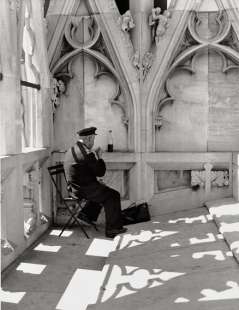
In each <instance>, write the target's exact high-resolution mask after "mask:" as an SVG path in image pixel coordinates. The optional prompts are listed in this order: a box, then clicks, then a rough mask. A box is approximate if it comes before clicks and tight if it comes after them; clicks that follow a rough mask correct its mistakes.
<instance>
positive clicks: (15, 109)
mask: <svg viewBox="0 0 239 310" xmlns="http://www.w3.org/2000/svg"><path fill="white" fill-rule="evenodd" d="M0 29H1V31H0V41H1V42H4V44H0V72H1V73H2V77H3V78H2V80H0V97H1V110H0V124H1V128H0V141H1V143H0V155H7V154H18V153H20V152H21V126H22V123H21V104H20V98H21V96H20V61H19V59H18V55H19V54H18V46H17V34H18V29H17V19H16V3H15V1H8V0H1V1H0Z"/></svg>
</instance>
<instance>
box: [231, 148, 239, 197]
mask: <svg viewBox="0 0 239 310" xmlns="http://www.w3.org/2000/svg"><path fill="white" fill-rule="evenodd" d="M232 183H233V198H234V199H235V200H236V201H239V153H236V152H234V153H233V156H232Z"/></svg>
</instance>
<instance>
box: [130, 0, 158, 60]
mask: <svg viewBox="0 0 239 310" xmlns="http://www.w3.org/2000/svg"><path fill="white" fill-rule="evenodd" d="M129 7H130V11H131V14H132V16H133V19H134V23H135V28H134V29H132V41H133V45H134V48H135V51H139V56H140V60H141V59H142V58H143V56H144V54H145V53H146V52H148V51H149V49H150V46H151V41H152V38H151V28H150V26H149V22H148V19H149V15H150V14H151V12H152V8H153V7H154V1H153V0H130V5H129Z"/></svg>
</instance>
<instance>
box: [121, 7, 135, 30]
mask: <svg viewBox="0 0 239 310" xmlns="http://www.w3.org/2000/svg"><path fill="white" fill-rule="evenodd" d="M134 27H135V23H134V20H133V16H132V14H131V12H130V10H128V11H126V12H125V13H124V14H123V15H122V24H121V29H122V30H123V31H124V32H129V31H130V30H131V29H133V28H134Z"/></svg>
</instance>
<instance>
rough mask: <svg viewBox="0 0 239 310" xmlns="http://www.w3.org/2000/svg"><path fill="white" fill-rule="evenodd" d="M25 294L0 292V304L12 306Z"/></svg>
mask: <svg viewBox="0 0 239 310" xmlns="http://www.w3.org/2000/svg"><path fill="white" fill-rule="evenodd" d="M25 294H26V292H9V291H4V290H1V291H0V300H1V301H2V302H8V303H12V304H18V303H19V302H20V301H21V300H22V298H23V297H24V295H25Z"/></svg>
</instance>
